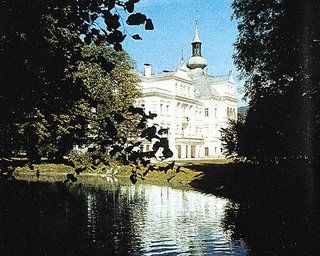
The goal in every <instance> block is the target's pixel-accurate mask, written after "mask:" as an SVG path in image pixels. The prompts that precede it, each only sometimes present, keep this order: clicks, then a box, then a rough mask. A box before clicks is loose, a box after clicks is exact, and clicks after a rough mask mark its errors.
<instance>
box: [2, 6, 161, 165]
mask: <svg viewBox="0 0 320 256" xmlns="http://www.w3.org/2000/svg"><path fill="white" fill-rule="evenodd" d="M137 2H138V1H137V0H127V1H121V0H119V1H114V0H84V1H77V0H71V1H60V0H58V1H41V0H39V1H34V2H32V3H31V2H30V1H25V0H24V1H2V2H1V3H0V17H1V20H0V21H1V31H0V49H1V50H0V62H1V63H2V64H3V66H2V67H1V69H0V79H1V80H0V104H1V108H0V120H1V121H0V158H3V157H11V156H14V155H17V154H19V153H20V152H26V154H27V157H28V159H29V160H30V162H31V164H32V163H34V162H37V161H39V160H40V157H41V156H43V155H45V154H47V155H48V156H49V157H50V158H52V159H56V160H60V159H61V158H62V157H63V156H64V155H66V154H67V153H68V151H70V150H71V149H72V147H73V146H74V145H75V144H77V145H85V144H87V145H88V144H91V143H92V139H93V138H94V139H95V144H96V145H98V146H99V148H100V150H101V152H104V151H103V150H104V149H103V147H104V146H103V145H102V144H103V143H107V142H108V143H109V144H108V145H109V146H111V144H112V143H116V144H115V145H113V149H114V150H115V149H118V151H122V150H124V148H122V147H120V148H119V145H117V142H119V141H117V140H120V138H122V139H123V138H124V133H127V132H128V131H129V130H130V127H129V128H128V125H125V124H126V122H129V121H128V116H129V112H130V113H131V114H133V115H135V116H136V117H135V120H136V122H137V125H140V127H141V129H142V128H144V127H143V125H145V124H146V122H147V121H146V120H147V119H148V118H151V117H152V115H151V114H145V113H144V112H143V111H142V110H141V109H137V108H134V107H133V106H131V107H128V105H130V104H131V103H132V102H133V100H134V97H135V96H137V94H138V93H137V91H136V90H133V89H132V86H133V85H132V84H133V83H134V82H135V81H137V80H136V76H134V75H133V74H132V70H131V69H130V67H131V64H130V61H128V58H126V57H125V55H124V54H122V55H121V53H119V54H116V53H115V52H114V51H109V50H110V49H107V48H105V46H106V45H112V46H113V47H114V49H115V50H116V51H119V50H121V49H122V47H121V43H122V42H123V40H124V39H125V38H126V36H127V35H126V34H125V33H124V32H122V31H121V30H124V27H123V26H126V25H125V24H124V22H123V21H126V24H127V25H128V26H134V25H144V26H145V29H147V30H149V29H153V24H152V21H151V20H150V19H149V18H147V17H146V16H145V15H144V14H141V13H135V12H134V9H135V5H136V3H137ZM132 38H133V39H135V40H139V39H140V37H139V35H133V36H132ZM111 103H112V104H115V105H116V106H117V107H116V108H112V107H111V106H112V104H111ZM126 108H127V109H126ZM118 112H119V113H118ZM138 115H140V117H138ZM133 127H134V125H133V126H132V129H133ZM103 133H107V135H108V136H109V139H107V138H104V137H103V136H104V135H102V134H103ZM121 133H122V137H121V136H120V135H121ZM99 135H101V137H99ZM130 136H131V135H130ZM153 136H156V133H153V135H152V136H151V137H153ZM99 138H100V139H99ZM110 138H112V142H111V140H110Z"/></svg>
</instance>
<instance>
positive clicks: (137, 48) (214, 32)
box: [124, 0, 243, 90]
mask: <svg viewBox="0 0 320 256" xmlns="http://www.w3.org/2000/svg"><path fill="white" fill-rule="evenodd" d="M231 3H232V0H140V2H139V3H137V4H136V6H135V8H136V9H135V10H136V11H137V12H141V13H143V14H145V15H146V16H147V17H148V18H151V19H152V21H153V24H154V27H155V29H154V30H153V31H145V30H144V28H143V27H142V26H141V27H134V26H132V27H126V30H127V32H128V33H130V34H131V35H134V34H136V33H138V34H139V35H140V36H141V38H142V40H141V41H135V40H133V39H131V38H127V39H126V40H125V42H124V49H125V50H126V51H127V52H128V53H129V54H130V55H131V57H132V58H133V59H134V60H135V61H136V69H137V70H139V71H142V70H143V64H144V63H149V64H151V65H152V67H153V72H155V73H161V72H162V71H163V70H175V69H176V68H177V66H178V64H179V62H180V60H181V57H182V55H183V56H184V59H185V60H186V61H187V60H188V59H189V58H190V57H191V41H192V39H193V37H194V33H195V18H196V17H197V18H198V24H199V25H198V28H199V35H200V38H201V40H202V56H203V57H204V58H205V59H206V60H207V61H208V67H207V72H208V73H209V74H210V75H214V76H218V75H226V74H228V72H229V70H232V72H233V76H234V78H235V80H236V83H237V85H238V88H239V89H240V90H241V87H242V85H243V82H242V81H239V80H238V79H237V75H238V72H237V69H236V67H235V65H234V63H233V59H232V55H233V54H234V46H233V44H234V43H235V41H236V38H237V21H235V20H231V16H232V9H231Z"/></svg>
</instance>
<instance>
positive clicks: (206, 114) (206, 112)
mask: <svg viewBox="0 0 320 256" xmlns="http://www.w3.org/2000/svg"><path fill="white" fill-rule="evenodd" d="M204 116H209V109H208V108H205V109H204Z"/></svg>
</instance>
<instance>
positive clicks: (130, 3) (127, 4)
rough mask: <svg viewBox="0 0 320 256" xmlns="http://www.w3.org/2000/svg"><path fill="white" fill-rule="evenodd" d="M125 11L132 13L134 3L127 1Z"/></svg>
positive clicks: (130, 0)
mask: <svg viewBox="0 0 320 256" xmlns="http://www.w3.org/2000/svg"><path fill="white" fill-rule="evenodd" d="M125 9H126V10H127V11H128V12H130V13H132V12H133V11H134V1H132V0H129V1H128V2H126V3H125Z"/></svg>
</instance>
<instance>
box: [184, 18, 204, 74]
mask: <svg viewBox="0 0 320 256" xmlns="http://www.w3.org/2000/svg"><path fill="white" fill-rule="evenodd" d="M191 45H192V57H191V58H190V59H189V62H188V68H190V69H197V68H200V69H202V70H203V69H204V68H205V67H206V66H207V65H208V63H207V61H206V59H205V58H203V57H202V55H201V45H202V42H201V40H200V37H199V31H198V20H197V19H196V28H195V35H194V38H193V41H192V43H191Z"/></svg>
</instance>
